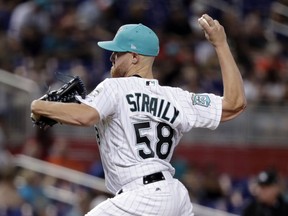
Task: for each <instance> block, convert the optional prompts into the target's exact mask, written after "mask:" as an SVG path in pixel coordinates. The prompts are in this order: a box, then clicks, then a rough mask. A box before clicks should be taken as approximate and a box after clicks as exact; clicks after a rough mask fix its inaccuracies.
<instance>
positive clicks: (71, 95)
mask: <svg viewBox="0 0 288 216" xmlns="http://www.w3.org/2000/svg"><path fill="white" fill-rule="evenodd" d="M76 95H79V96H81V97H82V98H83V99H84V98H85V97H86V95H87V91H86V88H85V85H84V83H83V82H82V80H81V79H80V78H79V77H78V76H76V77H74V78H73V79H71V80H70V81H69V82H67V83H65V84H64V85H63V86H62V87H61V88H59V89H58V90H52V91H49V92H47V93H46V94H45V95H43V96H42V97H41V98H39V99H40V100H44V101H57V102H63V103H79V101H78V100H77V99H76V97H75V96H76ZM33 117H34V116H33V114H32V115H31V119H32V122H33V124H34V125H36V126H38V127H39V128H40V129H46V128H48V127H52V126H53V125H55V124H57V123H58V122H57V121H55V120H54V119H51V118H48V117H44V116H40V118H39V119H35V118H33Z"/></svg>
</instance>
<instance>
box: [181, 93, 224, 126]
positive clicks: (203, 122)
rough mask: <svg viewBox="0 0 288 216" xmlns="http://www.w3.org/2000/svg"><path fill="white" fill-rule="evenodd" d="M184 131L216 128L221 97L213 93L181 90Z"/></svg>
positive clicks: (220, 111) (219, 117)
mask: <svg viewBox="0 0 288 216" xmlns="http://www.w3.org/2000/svg"><path fill="white" fill-rule="evenodd" d="M182 96H183V98H185V99H183V100H182V106H183V107H184V108H183V112H184V128H183V129H184V131H189V130H190V129H192V128H208V129H212V130H214V129H216V128H217V127H218V125H219V123H220V120H221V115H222V97H220V96H217V95H214V94H208V93H203V94H194V93H190V92H187V91H184V92H182Z"/></svg>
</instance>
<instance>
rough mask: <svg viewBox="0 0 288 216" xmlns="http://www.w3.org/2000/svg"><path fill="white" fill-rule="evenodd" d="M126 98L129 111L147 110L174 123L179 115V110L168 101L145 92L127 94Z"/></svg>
mask: <svg viewBox="0 0 288 216" xmlns="http://www.w3.org/2000/svg"><path fill="white" fill-rule="evenodd" d="M126 99H127V102H128V104H129V107H130V111H131V112H148V113H151V114H152V115H153V116H155V117H159V118H162V119H164V120H165V121H168V122H170V123H171V124H173V123H174V121H175V120H176V118H177V116H178V115H179V110H177V109H176V107H174V106H172V105H171V103H170V102H169V101H167V100H164V99H160V98H157V97H151V96H149V95H147V94H144V93H138V92H135V93H131V94H127V95H126Z"/></svg>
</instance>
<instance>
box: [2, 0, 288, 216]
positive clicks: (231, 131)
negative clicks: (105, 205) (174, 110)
mask: <svg viewBox="0 0 288 216" xmlns="http://www.w3.org/2000/svg"><path fill="white" fill-rule="evenodd" d="M287 11H288V3H287V1H285V0H282V1H280V0H279V1H276V0H274V1H273V0H215V1H208V0H154V1H152V0H138V1H133V0H57V1H56V0H50V1H49V0H31V1H24V0H0V90H1V91H0V129H1V130H0V163H1V168H0V173H1V175H0V176H1V178H0V182H5V181H4V180H5V179H8V182H10V183H11V182H13V183H14V185H15V188H14V189H15V191H14V192H15V193H16V194H18V195H19V196H20V197H21V198H22V199H24V200H25V205H24V207H25V208H24V207H23V205H20V204H19V206H18V207H19V209H20V210H19V209H18V211H17V210H15V212H12V213H10V215H12V214H13V215H16V214H18V215H19V214H20V213H21V214H22V215H23V214H24V213H23V212H26V214H28V213H27V212H30V213H31V214H38V215H39V214H44V215H75V216H77V215H83V211H84V212H85V210H87V209H88V208H89V206H90V205H91V203H95V202H96V203H97V202H98V201H97V199H96V198H99V199H101V197H102V196H103V195H105V196H109V194H106V192H105V190H102V189H99V190H97V189H96V190H95V189H91V188H89V187H88V188H87V187H85V185H84V186H83V185H82V184H83V182H82V183H81V181H82V180H77V181H76V180H75V181H76V183H75V182H74V181H72V182H71V181H69V177H71V176H73V172H72V173H71V172H70V171H67V170H65V173H66V171H67V173H68V174H67V176H66V175H65V178H66V179H65V178H64V179H60V178H57V175H56V176H55V173H57V172H56V171H55V170H54V171H53V169H52V172H50V171H49V170H50V169H48V167H47V166H49V165H47V164H43V166H42V164H41V162H42V161H44V162H49V163H51V164H54V165H55V164H56V165H61V166H63V167H68V168H71V169H72V170H76V171H81V172H83V173H88V174H90V175H92V176H96V177H100V178H103V173H102V169H101V163H100V161H99V155H98V151H97V144H96V142H95V138H94V132H93V128H77V127H68V126H63V125H57V126H55V127H53V128H52V129H51V130H49V131H46V132H43V131H39V130H37V128H34V127H32V124H31V121H30V118H29V115H30V107H29V106H30V103H31V101H32V100H33V99H35V98H37V97H39V96H40V95H42V94H43V93H45V92H46V91H47V90H48V88H49V87H50V88H51V89H53V88H57V87H59V86H60V85H61V84H62V80H65V79H67V77H65V75H79V76H80V77H81V78H82V79H83V80H84V81H85V84H86V86H87V87H88V89H89V90H92V89H93V88H94V87H95V85H97V84H98V83H99V82H100V81H101V80H103V79H104V78H105V77H108V76H109V72H108V71H109V68H110V62H109V55H110V53H108V52H105V51H103V50H101V49H99V48H98V47H97V45H96V43H97V41H99V40H108V39H112V37H113V35H114V33H115V32H116V31H117V29H118V28H119V26H121V25H122V24H126V23H143V24H145V25H148V26H150V27H151V28H153V29H154V30H155V31H156V32H157V34H158V35H159V38H160V42H161V45H160V46H161V47H160V55H159V57H158V58H157V61H156V64H155V67H154V71H155V76H156V78H157V79H159V82H160V83H161V84H163V85H171V86H180V87H182V88H184V89H187V90H189V91H193V92H213V93H216V94H222V84H221V77H220V72H219V67H218V62H217V58H216V56H215V53H214V51H213V48H212V47H211V45H210V44H209V43H208V42H207V41H206V40H205V39H204V36H203V32H202V31H201V30H200V29H199V27H198V25H197V18H198V17H199V16H200V15H201V14H203V13H208V14H209V15H211V16H212V17H214V18H216V19H218V20H219V21H220V23H221V24H223V26H224V27H225V29H226V33H227V36H228V38H229V44H230V46H231V48H232V51H233V54H234V56H235V58H236V61H237V63H238V65H239V67H240V70H241V73H242V76H243V79H244V85H245V92H246V95H247V99H248V107H247V110H246V111H245V113H243V114H242V115H241V116H240V117H239V118H237V119H236V120H233V121H231V122H227V123H224V124H223V125H221V126H220V127H219V128H218V129H217V130H215V131H207V130H203V129H195V130H193V131H191V132H190V133H188V134H187V135H185V136H184V137H183V139H182V142H181V143H180V145H179V146H178V148H177V149H176V152H175V153H176V154H175V157H174V158H173V164H174V166H175V167H176V177H177V178H179V179H181V180H182V181H183V182H184V183H185V185H186V186H187V187H188V188H189V190H190V194H191V198H192V201H193V202H194V203H198V204H201V205H202V206H207V207H211V208H213V209H220V210H223V211H226V212H230V213H234V214H240V213H241V209H242V208H243V206H244V205H245V203H246V202H247V201H248V200H249V199H250V198H251V195H252V194H251V188H253V180H254V177H255V175H256V174H257V173H258V172H259V171H261V170H263V169H267V168H274V169H276V170H277V171H278V172H279V174H280V175H281V178H282V180H283V192H284V193H286V196H287V197H288V193H287V182H288V163H287V158H288V148H287V144H288V143H287V142H288V135H287V134H288V111H287V110H288V109H287V104H288V60H287V58H288V43H287V37H288V17H287V14H288V12H287ZM19 155H20V156H21V155H22V156H23V155H24V156H28V157H27V158H26V157H23V158H24V159H23V158H22V157H20V159H21V160H20V159H19V158H18V159H17V156H19ZM31 159H32V162H31V163H29V161H30V160H31ZM33 159H39V160H40V161H36V162H35V161H33ZM15 161H16V165H15V164H13V162H15ZM17 161H18V162H17ZM19 161H20V162H21V163H20V162H19ZM11 162H12V164H13V165H11ZM25 164H26V165H25ZM40 164H41V166H40V168H39V169H38V168H37V165H40ZM31 170H32V171H31ZM43 170H44V172H43ZM46 171H47V173H45V172H46ZM53 172H54V174H53ZM63 172H64V171H63ZM60 173H61V172H60ZM69 173H70V174H69ZM58 175H60V174H58ZM75 175H76V174H75ZM4 177H5V178H4ZM8 177H9V178H8ZM71 178H72V177H71ZM84 182H85V181H84ZM6 183H7V182H6ZM77 183H79V184H77ZM31 185H33V187H32V186H31ZM47 186H49V187H50V189H51V186H53V188H54V189H55V190H57V191H58V192H57V193H60V192H62V193H60V194H61V195H59V196H56V195H55V193H56V192H55V191H54V192H53V194H54V195H51V193H50V196H48V195H47V190H46V193H45V191H43V188H47ZM92 188H93V187H92ZM0 191H1V187H0ZM59 191H60V192H59ZM68 191H70V192H73V196H75V197H76V201H75V200H74V199H72V200H70V199H71V196H70V199H69V195H71V194H70V193H68V195H67V192H68ZM50 192H51V190H50ZM65 192H66V196H64V194H65ZM11 194H13V193H12V192H11ZM1 196H2V199H3V193H2V194H1V195H0V203H1ZM9 196H10V194H9V193H8V194H5V196H4V198H8V197H9ZM53 196H54V197H53ZM71 203H72V205H71ZM75 203H78V204H79V205H75ZM80 204H81V205H80ZM16 209H17V208H16ZM23 209H24V210H23ZM27 209H28V210H27ZM0 211H3V210H2V209H1V205H0ZM19 212H20V213H19ZM212 215H213V214H212Z"/></svg>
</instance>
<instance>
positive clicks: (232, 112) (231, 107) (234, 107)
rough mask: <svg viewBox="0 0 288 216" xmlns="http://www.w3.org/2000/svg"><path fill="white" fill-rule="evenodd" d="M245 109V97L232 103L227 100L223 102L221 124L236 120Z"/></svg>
mask: <svg viewBox="0 0 288 216" xmlns="http://www.w3.org/2000/svg"><path fill="white" fill-rule="evenodd" d="M246 107H247V100H246V98H245V97H243V98H238V99H237V100H236V101H234V102H233V103H232V102H229V101H227V100H223V107H222V117H221V122H224V121H228V120H232V119H234V118H236V117H237V116H239V115H240V114H241V113H242V112H243V111H244V110H245V109H246Z"/></svg>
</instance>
